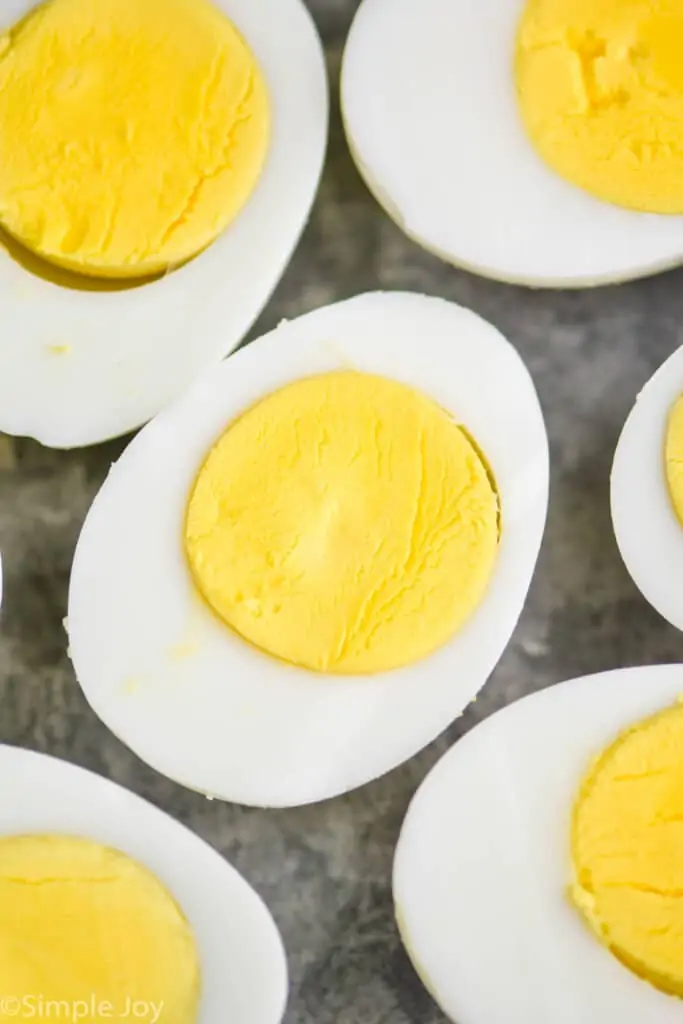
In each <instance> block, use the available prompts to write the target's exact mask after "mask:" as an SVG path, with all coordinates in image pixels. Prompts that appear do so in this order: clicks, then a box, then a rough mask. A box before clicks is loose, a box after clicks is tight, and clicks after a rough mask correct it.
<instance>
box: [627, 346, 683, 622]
mask: <svg viewBox="0 0 683 1024" xmlns="http://www.w3.org/2000/svg"><path fill="white" fill-rule="evenodd" d="M681 394H683V348H679V349H678V350H677V351H676V352H674V353H673V355H671V356H670V357H669V358H668V359H667V360H666V362H664V363H663V364H662V365H661V366H660V368H659V369H658V370H657V372H656V373H655V374H654V376H653V377H651V378H650V380H649V381H648V383H647V384H646V385H645V387H644V388H643V390H642V391H641V392H640V394H639V395H638V398H637V400H636V403H635V405H634V406H633V409H632V410H631V412H630V414H629V416H628V418H627V420H626V423H625V424H624V428H623V430H622V432H621V436H620V438H619V443H618V445H617V449H616V452H615V455H614V462H613V465H612V478H611V505H612V522H613V524H614V532H615V535H616V539H617V544H618V545H619V550H620V552H621V556H622V558H623V559H624V563H625V565H626V568H627V569H628V571H629V573H630V574H631V576H632V578H633V581H634V583H635V584H636V586H637V587H638V588H639V590H640V591H641V592H642V594H643V596H644V597H645V598H647V600H648V601H649V602H650V604H651V605H652V606H653V607H654V608H656V609H657V611H658V612H659V614H660V615H663V616H664V618H665V619H667V620H668V621H669V622H670V623H671V624H672V625H674V626H676V627H677V628H678V629H683V600H682V599H681V580H682V579H683V523H681V521H680V520H679V519H678V517H677V514H676V506H675V500H676V497H675V493H673V492H672V470H673V469H674V468H675V458H676V456H675V454H671V457H670V458H669V459H668V460H667V449H668V448H669V449H671V446H672V445H673V444H675V438H674V437H673V436H672V428H673V427H674V426H675V424H674V422H673V419H672V416H673V414H674V411H675V406H676V403H677V401H678V399H679V398H680V396H681ZM680 440H681V441H682V442H683V438H681V439H680Z"/></svg>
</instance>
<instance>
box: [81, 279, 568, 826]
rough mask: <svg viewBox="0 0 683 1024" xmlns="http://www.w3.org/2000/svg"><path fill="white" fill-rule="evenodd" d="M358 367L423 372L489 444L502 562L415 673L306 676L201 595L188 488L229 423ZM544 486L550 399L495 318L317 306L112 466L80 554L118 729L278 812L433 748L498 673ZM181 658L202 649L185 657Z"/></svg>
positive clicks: (93, 674) (410, 377)
mask: <svg viewBox="0 0 683 1024" xmlns="http://www.w3.org/2000/svg"><path fill="white" fill-rule="evenodd" d="M349 366H353V367H355V368H358V369H361V370H365V371H369V372H377V373H380V374H385V375H387V376H391V377H395V378H397V379H399V380H403V381H406V382H407V383H409V384H412V385H413V386H416V387H418V388H421V389H422V390H423V391H425V392H426V393H428V394H431V395H432V396H433V397H434V398H435V399H436V400H437V401H439V402H441V404H442V405H443V406H444V407H446V408H448V409H450V410H452V411H453V413H454V415H455V416H456V418H457V419H458V420H459V421H462V422H463V423H465V424H466V425H467V427H468V429H469V430H470V431H471V432H472V434H473V436H474V437H475V438H476V439H477V442H478V443H479V444H480V445H481V447H482V449H483V451H484V452H485V453H486V457H487V459H488V461H489V463H490V465H491V467H492V470H493V473H494V475H495V477H496V480H497V483H498V487H499V490H500V494H501V503H502V516H503V532H502V538H501V544H500V549H499V555H498V560H497V565H496V569H495V571H494V574H493V578H492V581H491V584H490V586H489V589H488V592H487V594H486V596H485V598H484V600H483V601H482V603H481V605H480V607H479V609H478V610H477V612H476V613H475V615H474V616H473V617H472V619H471V620H470V622H469V623H468V624H467V625H466V627H465V628H464V629H463V630H461V631H460V633H459V634H458V635H457V636H456V637H454V639H453V640H452V641H451V642H450V643H449V644H448V645H446V646H445V647H444V648H442V649H441V650H440V651H438V652H436V654H434V655H433V656H432V657H431V658H429V659H425V660H424V661H421V662H419V663H418V664H416V665H413V666H410V667H408V668H406V669H403V670H400V671H397V672H392V673H386V674H383V675H381V676H373V677H361V678H358V677H356V678H351V679H349V678H340V677H335V676H332V677H325V676H321V675H319V674H315V673H308V672H306V671H304V670H302V669H297V668H295V667H293V666H289V665H285V664H282V663H280V662H278V661H276V660H275V659H272V658H270V657H268V656H267V655H265V654H262V653H261V652H259V651H257V650H254V649H252V648H250V647H249V646H248V645H246V644H244V643H243V641H242V640H241V639H240V638H239V637H237V636H236V635H235V634H233V633H232V632H231V631H230V630H228V629H227V628H226V627H224V626H223V625H222V624H221V623H220V622H219V621H218V620H217V619H216V618H215V617H214V616H213V615H212V614H211V613H210V612H209V611H208V610H207V609H206V607H205V606H204V605H203V604H202V603H201V601H200V600H199V598H198V597H197V596H196V594H195V592H194V590H193V587H192V585H191V582H190V579H189V575H188V572H187V569H186V566H185V563H184V557H183V552H182V544H181V537H182V521H183V516H184V510H185V504H186V501H187V495H188V493H189V489H190V487H191V484H192V481H193V479H194V476H195V473H196V471H197V469H198V467H199V465H200V464H201V462H202V461H203V458H204V457H205V454H206V452H207V450H208V449H209V447H210V446H211V444H212V443H213V442H214V440H215V439H216V438H217V436H219V434H220V433H221V431H222V429H223V428H224V426H225V425H226V424H227V423H228V422H229V421H230V420H231V419H232V418H234V417H235V416H236V415H237V414H239V412H241V411H242V410H243V409H244V408H246V407H247V406H249V405H250V404H252V403H253V402H254V401H255V400H257V399H258V398H260V397H262V396H263V395H265V394H267V393H268V392H270V391H272V390H275V389H276V388H278V387H280V386H282V385H284V384H285V383H287V382H289V381H291V380H294V379H298V378H299V377H301V376H306V375H310V374H312V373H316V372H323V371H327V370H332V369H339V368H348V367H349ZM547 496H548V449H547V436H546V432H545V426H544V422H543V417H542V413H541V409H540V406H539V403H538V399H537V396H536V392H535V390H534V387H533V383H532V381H531V378H530V376H529V374H528V372H527V370H526V368H525V367H524V365H523V363H522V361H521V359H520V358H519V356H518V354H517V353H516V351H515V350H514V348H513V347H512V346H511V345H510V344H509V343H508V342H507V341H506V340H505V339H504V338H503V337H502V335H501V334H499V332H498V331H497V330H496V329H495V328H494V327H492V326H491V325H489V324H487V323H486V322H485V321H483V320H481V319H480V318H479V317H477V316H475V315H474V314H473V313H470V312H468V311H466V310H464V309H461V308H460V307H457V306H454V305H453V304H450V303H448V302H445V301H443V300H440V299H431V298H426V297H424V296H418V295H411V294H404V293H375V294H368V295H362V296H359V297H356V298H355V299H351V300H348V301H346V302H343V303H339V304H337V305H335V306H331V307H327V308H324V309H321V310H317V311H315V312H314V313H311V314H307V315H306V316H304V317H301V318H299V319H298V320H295V321H292V322H289V323H285V324H283V325H281V326H280V327H279V328H278V329H277V330H276V331H274V332H272V333H271V334H270V335H267V336H265V337H264V338H262V339H260V340H259V341H257V342H254V343H253V344H252V345H250V346H248V348H247V349H244V350H242V351H241V352H239V353H237V355H235V356H233V357H232V358H231V359H230V360H228V361H227V362H226V363H225V364H224V365H222V366H220V367H218V368H216V369H215V370H214V371H213V372H212V373H210V374H207V375H205V377H204V379H203V381H202V382H201V383H200V384H199V385H198V386H197V387H196V388H195V389H194V390H193V391H192V393H191V394H189V395H187V396H186V397H185V398H184V399H183V400H181V401H180V402H178V403H176V404H175V405H174V406H173V407H172V408H170V409H169V410H167V411H166V412H165V413H164V414H162V415H161V416H159V417H158V418H157V419H156V420H155V421H154V422H153V423H151V424H150V425H149V426H148V427H146V428H145V430H144V431H142V432H141V434H140V435H139V436H138V437H137V438H136V439H135V440H134V441H133V442H132V444H131V445H130V446H129V448H128V450H127V451H126V453H125V454H124V456H123V457H122V458H121V460H120V461H119V462H118V463H117V464H116V465H115V466H114V468H113V469H112V471H111V473H110V475H109V477H108V479H107V481H106V482H105V484H104V486H103V487H102V489H101V491H100V493H99V495H98V496H97V497H96V499H95V501H94V503H93V506H92V508H91V510H90V513H89V515H88V517H87V519H86V522H85V525H84V528H83V532H82V534H81V537H80V539H79V542H78V546H77V550H76V554H75V559H74V566H73V572H72V578H71V586H70V595H69V616H68V617H69V637H70V649H71V655H72V659H73V663H74V667H75V670H76V674H77V677H78V679H79V681H80V683H81V686H82V687H83V690H84V692H85V695H86V697H87V699H88V701H89V702H90V704H91V705H92V707H93V708H94V710H95V712H96V713H97V714H98V715H99V716H100V717H101V718H102V719H103V721H104V722H105V723H106V724H107V725H108V726H109V728H110V729H111V730H112V731H113V732H114V733H116V735H118V736H119V737H120V738H121V739H122V740H123V741H124V742H125V743H127V744H128V746H130V747H131V748H132V749H133V750H134V751H135V752H136V753H137V754H138V755H139V756H140V757H141V758H142V759H143V760H145V761H147V762H148V763H149V764H150V765H152V766H153V767H154V768H156V769H157V770H158V771H160V772H162V773H163V774H165V775H168V776H170V777H171V778H174V779H176V780H177V781H179V782H182V783H183V784H184V785H186V786H189V787H190V788H193V789H197V790H199V791H201V792H205V793H209V794H211V795H213V796H216V797H221V798H223V799H228V800H232V801H235V802H238V803H244V804H256V805H261V806H264V805H265V806H287V805H294V804H303V803H309V802H313V801H315V800H320V799H323V798H326V797H330V796H333V795H336V794H338V793H341V792H344V791H346V790H349V789H353V788H355V787H356V786H359V785H361V784H363V783H365V782H368V781H370V780H371V779H372V778H375V777H376V776H378V775H381V774H383V773H385V772H387V771H389V770H390V769H391V768H393V767H395V766H396V765H398V764H400V763H401V762H403V761H404V760H406V759H407V758H408V757H410V756H412V755H413V754H414V753H416V752H417V751H418V750H419V749H421V748H422V747H423V746H425V745H426V744H427V743H428V742H430V741H431V740H432V739H433V738H434V737H435V736H436V735H437V734H438V733H439V732H441V731H442V730H443V729H444V728H445V727H446V726H447V725H448V724H449V723H450V722H451V721H452V720H453V719H454V718H455V717H456V716H457V715H458V714H459V713H460V712H461V711H462V710H463V708H464V707H465V706H466V705H467V704H468V703H469V702H470V701H471V699H472V698H473V697H474V696H475V694H476V693H477V691H478V690H479V689H480V688H481V686H482V685H483V684H484V682H485V681H486V679H487V677H488V675H489V674H490V672H491V671H492V669H493V667H494V666H495V664H496V662H497V661H498V658H499V657H500V655H501V654H502V651H503V649H504V647H505V645H506V644H507V642H508V640H509V637H510V635H511V633H512V631H513V628H514V626H515V624H516V622H517V619H518V617H519V614H520V612H521V609H522V606H523V604H524V601H525V598H526V594H527V590H528V587H529V583H530V580H531V577H532V574H533V569H534V566H535V562H536V558H537V554H538V549H539V546H540V541H541V536H542V533H543V527H544V523H545V514H546V509H547ZM183 649H185V650H188V651H189V654H188V656H187V657H181V658H178V657H175V656H174V653H173V652H174V651H176V652H177V651H179V650H183ZM131 680H133V681H137V684H138V685H135V686H134V687H132V689H134V690H135V692H129V687H128V685H127V684H128V682H129V681H131Z"/></svg>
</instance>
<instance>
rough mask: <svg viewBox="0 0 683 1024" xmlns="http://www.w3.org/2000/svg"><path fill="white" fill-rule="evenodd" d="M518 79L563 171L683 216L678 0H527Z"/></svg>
mask: <svg viewBox="0 0 683 1024" xmlns="http://www.w3.org/2000/svg"><path fill="white" fill-rule="evenodd" d="M516 77H517V92H518V97H519V104H520V108H521V113H522V118H523V121H524V124H525V126H526V129H527V131H528V133H529V136H530V138H531V141H532V143H533V144H534V146H535V147H536V149H537V150H538V152H539V153H540V155H541V156H542V157H543V158H544V159H545V160H546V161H547V163H548V164H549V165H550V166H551V167H552V168H553V169H554V170H555V171H557V172H558V173H559V174H560V175H562V177H564V178H566V179H567V180H568V181H570V182H572V183H573V184H575V185H578V186H579V187H580V188H582V189H585V190H586V191H587V192H590V193H592V194H593V195H594V196H596V197H597V198H599V199H602V200H605V201H607V202H611V203H616V204H618V205H620V206H625V207H629V208H630V209H633V210H641V211H648V212H651V213H683V6H682V5H681V3H680V0H647V2H645V0H527V5H526V9H525V13H524V16H523V19H522V23H521V26H520V30H519V35H518V39H517V54H516Z"/></svg>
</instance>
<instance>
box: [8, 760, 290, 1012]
mask: <svg viewBox="0 0 683 1024" xmlns="http://www.w3.org/2000/svg"><path fill="white" fill-rule="evenodd" d="M0 777H1V778H2V779H3V794H4V797H3V801H2V808H1V809H0V833H1V834H2V836H3V837H10V836H34V835H41V836H53V835H61V836H72V837H74V838H82V839H87V840H91V841H94V842H96V843H99V844H102V845H103V846H105V847H110V848H113V849H114V850H117V851H119V852H120V853H122V854H125V855H127V856H128V857H130V858H132V859H133V860H134V861H136V862H137V863H139V864H140V865H142V866H143V867H145V868H147V869H148V871H150V872H152V874H153V875H154V876H156V878H157V879H158V881H159V882H161V884H162V885H163V886H164V887H165V889H166V890H167V892H168V893H170V895H171V896H172V897H173V898H174V900H175V901H176V903H177V905H178V907H179V908H180V910H181V911H182V913H183V915H184V917H185V918H186V920H187V922H188V924H189V925H190V928H191V930H192V933H193V935H194V939H195V943H196V946H197V951H198V958H199V968H200V979H201V997H200V1006H199V1014H198V1017H197V1021H198V1024H216V1022H219V1021H223V1020H226V1019H227V1020H230V1021H231V1022H234V1024H279V1022H280V1021H281V1019H282V1017H283V1014H284V1010H285V1003H286V999H287V986H288V982H287V965H286V960H285V953H284V949H283V945H282V941H281V938H280V935H279V932H278V930H277V928H276V926H275V923H274V921H273V919H272V917H271V915H270V913H269V912H268V910H267V909H266V907H265V905H264V904H263V902H262V900H261V899H260V897H259V896H258V895H257V894H256V893H255V891H254V890H253V889H252V888H251V886H250V885H248V883H247V882H246V881H245V880H244V879H243V878H242V876H241V875H239V874H238V873H237V871H236V870H235V869H234V868H233V867H231V866H230V864H228V863H227V862H226V861H225V860H223V858H222V857H220V856H219V854H218V853H216V852H215V851H214V850H213V849H211V847H210V846H208V845H207V844H206V843H204V842H203V841H202V840H200V839H198V838H197V837H196V836H195V835H194V834H193V833H192V832H190V831H189V830H188V829H186V828H184V827H183V826H182V825H179V824H178V823H177V822H176V821H174V820H173V819H172V818H170V817H168V816H167V815H166V814H164V813H163V812H162V811H160V810H158V809H157V808H156V807H153V806H152V805H151V804H148V803H147V802H146V801H144V800H142V799H141V798H140V797H138V796H135V795H134V794H132V793H130V792H128V791H127V790H125V789H123V788H121V787H120V786H117V785H115V784H114V783H112V782H109V781H108V780H106V779H103V778H101V777H100V776H97V775H94V774H92V773H91V772H87V771H84V770H83V769H81V768H77V767H75V766H74V765H70V764H67V763H65V762H63V761H59V760H56V759H54V758H51V757H46V756H45V755H42V754H36V753H34V752H32V751H27V750H19V749H17V748H14V747H5V746H0ZM81 995H82V997H83V999H85V1000H89V999H90V993H79V997H80V996H81ZM3 997H4V998H5V999H6V1000H14V1001H15V1002H16V1001H17V1000H18V999H22V1000H24V999H25V1000H27V1002H26V1004H25V1010H24V1013H25V1015H26V1016H29V1015H34V1014H35V1016H39V1013H38V1010H39V1008H40V1002H39V1001H40V999H41V993H29V992H26V993H24V992H12V991H7V992H3ZM45 998H48V996H47V994H45ZM121 998H122V1000H123V999H124V998H125V993H121ZM31 999H32V1000H33V1002H28V1000H31ZM7 1005H8V1007H9V1002H8V1003H7ZM43 1009H45V1010H47V1007H45V1006H44V1007H43ZM117 1009H118V1010H119V1011H120V1012H121V1013H122V1014H125V1009H124V1006H123V1003H122V1005H121V1006H120V1007H117ZM140 1009H141V1015H142V1010H143V1009H144V1008H140ZM168 1011H169V1016H171V1015H172V1012H173V1010H172V1008H171V1007H169V1008H168ZM11 1012H12V1011H11V1010H9V1011H8V1013H7V1016H9V1015H10V1013H11ZM74 1012H75V1011H74ZM111 1012H112V1011H111V1009H110V1011H109V1013H110V1014H111ZM81 1013H83V1010H81ZM106 1015H107V1014H106V1012H104V1011H103V1012H102V1019H104V1017H106ZM129 1015H130V1012H129ZM98 1019H99V1018H98ZM147 1019H148V1020H151V1019H152V1018H151V1016H150V1015H149V1014H147ZM163 1019H164V1018H163V1016H162V1017H161V1020H163Z"/></svg>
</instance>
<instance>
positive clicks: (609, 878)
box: [572, 705, 683, 996]
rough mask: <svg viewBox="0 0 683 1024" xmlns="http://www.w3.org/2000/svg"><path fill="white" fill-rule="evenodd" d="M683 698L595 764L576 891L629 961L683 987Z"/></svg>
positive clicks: (582, 798) (585, 797) (599, 931)
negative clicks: (678, 703) (681, 703)
mask: <svg viewBox="0 0 683 1024" xmlns="http://www.w3.org/2000/svg"><path fill="white" fill-rule="evenodd" d="M682 751H683V706H681V705H678V706H675V707H673V708H671V709H668V710H666V711H664V712H662V713H661V714H659V715H656V716H654V717H653V718H650V719H648V720H647V721H645V722H642V723H640V724H639V725H636V726H635V727H634V728H632V729H631V730H629V731H628V732H626V733H624V734H623V735H622V736H620V737H619V738H618V739H617V740H616V742H615V743H613V744H612V746H610V747H609V748H608V749H607V751H606V752H605V753H603V754H602V756H601V757H600V758H599V759H598V760H597V762H596V763H595V764H594V765H593V767H592V768H591V770H590V771H589V773H588V775H587V776H586V778H585V779H584V781H583V784H582V786H581V789H580V792H579V796H578V800H577V802H576V806H575V810H574V821H573V830H572V852H573V861H574V875H575V881H574V886H573V890H572V895H573V899H574V902H575V904H576V906H577V907H578V908H579V910H580V911H581V913H582V914H583V915H584V917H585V918H586V920H587V921H588V924H589V925H590V927H591V928H592V929H593V931H594V932H595V934H596V935H597V936H598V938H599V939H600V941H601V942H603V943H604V944H605V945H606V946H607V947H608V948H609V949H610V950H611V951H612V953H614V954H615V956H617V957H618V958H619V959H620V960H621V961H622V962H623V963H624V964H626V966H627V967H629V968H631V970H633V971H634V972H635V973H636V974H638V975H640V977H642V978H644V979H646V980H647V981H649V982H651V984H653V985H655V986H656V987H657V988H659V989H662V990H663V991H665V992H668V993H671V994H675V995H679V996H683V898H682V896H683V755H682Z"/></svg>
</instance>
